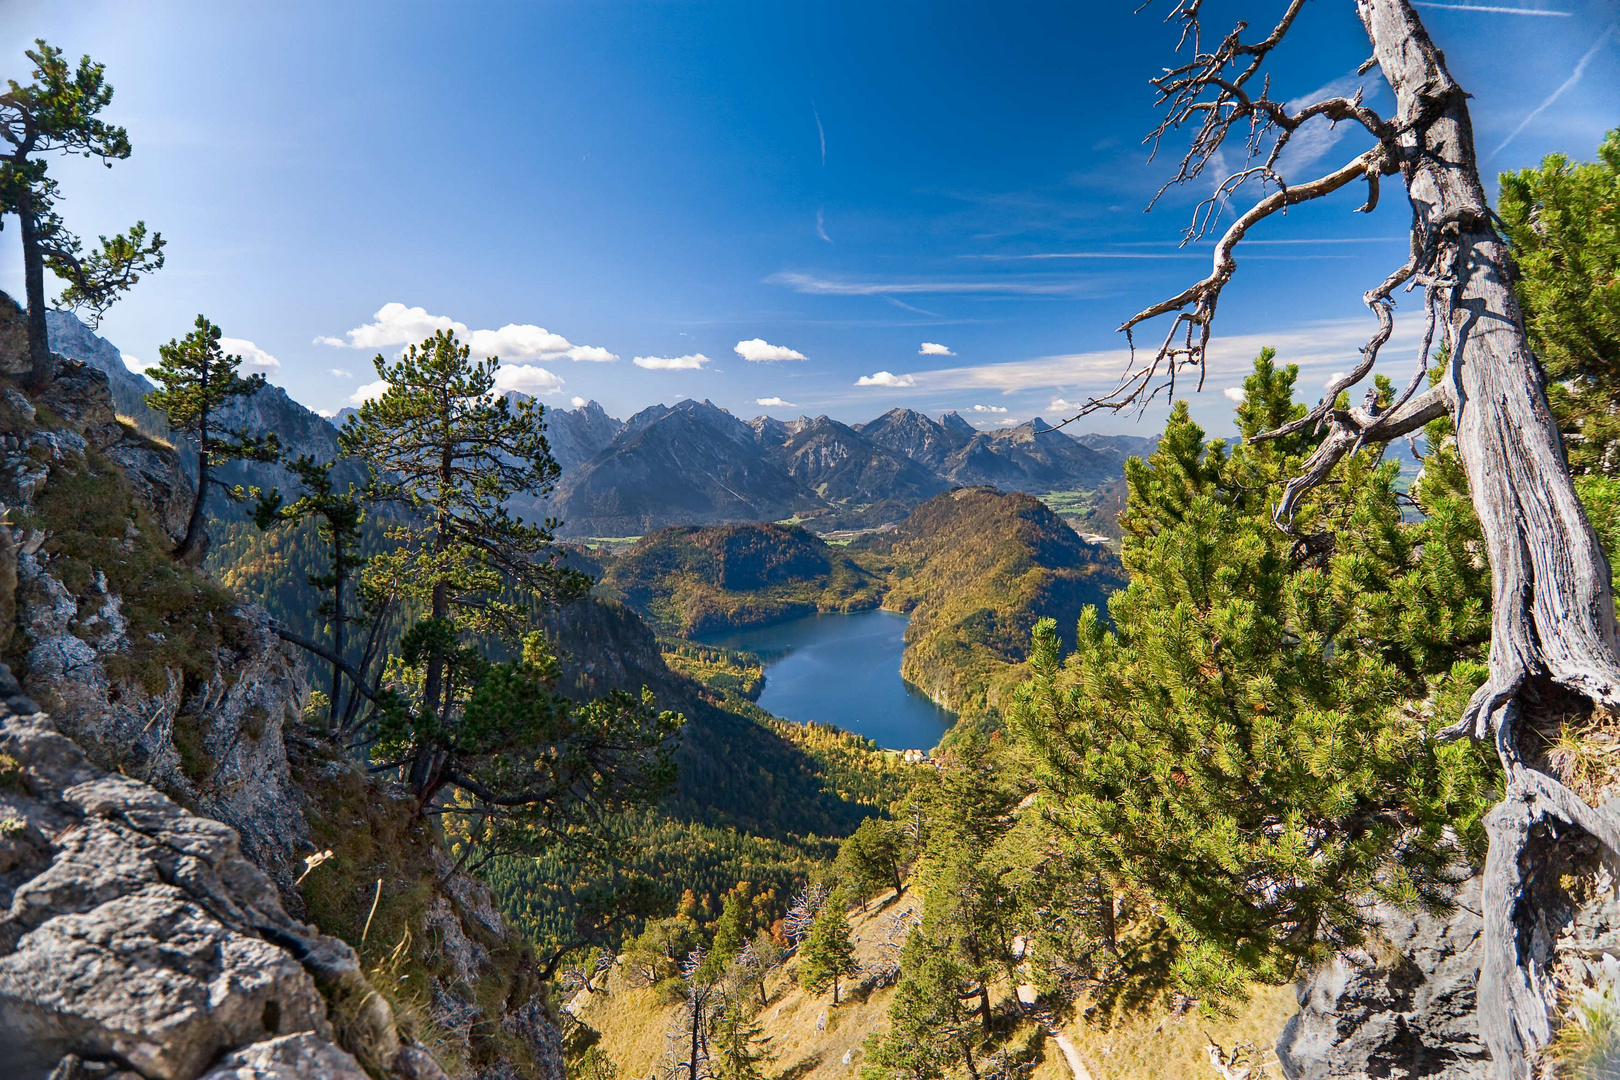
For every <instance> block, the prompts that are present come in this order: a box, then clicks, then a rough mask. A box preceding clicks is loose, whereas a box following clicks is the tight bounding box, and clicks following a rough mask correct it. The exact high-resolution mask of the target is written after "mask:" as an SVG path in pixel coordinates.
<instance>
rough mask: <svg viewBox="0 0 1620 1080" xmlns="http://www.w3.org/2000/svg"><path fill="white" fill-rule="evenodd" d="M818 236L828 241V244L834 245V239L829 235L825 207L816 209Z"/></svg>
mask: <svg viewBox="0 0 1620 1080" xmlns="http://www.w3.org/2000/svg"><path fill="white" fill-rule="evenodd" d="M816 235H817V236H819V237H821V239H823V240H825V241H827V243H829V244H830V243H832V237H830V236H828V235H827V208H826V207H825V206H818V207H816Z"/></svg>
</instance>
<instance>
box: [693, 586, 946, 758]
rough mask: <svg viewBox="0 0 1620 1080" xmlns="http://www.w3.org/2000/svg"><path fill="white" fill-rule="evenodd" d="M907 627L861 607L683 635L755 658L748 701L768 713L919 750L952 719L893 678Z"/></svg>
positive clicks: (900, 618) (890, 614) (886, 613)
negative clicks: (756, 685) (756, 675)
mask: <svg viewBox="0 0 1620 1080" xmlns="http://www.w3.org/2000/svg"><path fill="white" fill-rule="evenodd" d="M908 625H909V618H908V616H906V615H905V614H903V613H900V612H895V611H891V610H887V609H883V608H867V609H865V610H862V611H856V612H818V613H812V614H808V615H804V616H801V617H799V618H797V619H788V620H779V621H776V622H774V623H772V624H769V625H765V626H760V627H750V628H746V629H743V630H731V631H725V632H720V633H715V634H705V635H702V636H701V637H697V636H694V637H692V638H690V639H689V640H691V641H692V642H693V643H694V644H698V645H704V646H709V647H717V648H723V649H730V650H734V651H739V652H747V653H750V654H752V655H753V656H756V657H758V658H759V659H760V661H761V666H762V668H763V673H764V682H763V686H762V688H761V691H760V694H759V696H758V698H757V699H756V703H757V704H758V705H759V707H760V708H761V709H763V710H765V711H766V712H768V713H770V714H771V715H773V716H776V717H779V718H780V719H783V720H786V721H789V722H792V723H799V724H806V723H818V724H826V725H830V726H832V727H836V728H838V729H840V730H842V731H847V732H849V733H851V734H854V735H859V736H862V737H864V738H868V739H871V740H872V741H873V742H874V743H875V744H876V745H877V746H879V747H880V748H882V749H884V750H891V751H896V752H904V751H907V750H919V751H924V752H927V751H929V750H931V749H933V748H934V747H936V746H938V745H939V743H940V742H941V741H942V740H943V739H944V738H945V737H946V735H947V734H948V733H949V732H950V730H951V728H952V727H953V726H954V725H955V723H956V721H957V719H958V717H957V716H956V714H955V713H953V712H951V711H950V710H947V709H945V708H943V707H941V706H940V705H938V704H937V703H936V702H934V701H933V700H931V699H930V698H929V697H928V696H927V695H926V694H925V693H923V692H922V691H921V690H920V689H919V688H917V687H916V686H914V685H912V684H911V683H910V682H908V681H907V680H906V679H904V678H903V677H902V676H901V674H900V669H901V660H902V657H903V655H904V651H905V636H906V628H907V626H908Z"/></svg>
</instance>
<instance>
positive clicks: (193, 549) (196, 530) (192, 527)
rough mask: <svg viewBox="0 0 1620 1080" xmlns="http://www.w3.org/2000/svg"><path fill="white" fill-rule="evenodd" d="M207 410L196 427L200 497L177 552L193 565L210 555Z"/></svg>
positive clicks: (204, 379) (205, 380)
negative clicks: (206, 512)
mask: <svg viewBox="0 0 1620 1080" xmlns="http://www.w3.org/2000/svg"><path fill="white" fill-rule="evenodd" d="M201 393H202V395H203V396H204V397H205V398H206V397H207V394H208V365H207V364H204V365H203V373H202V383H201ZM208 412H209V410H208V409H206V408H205V409H203V411H202V418H201V420H200V421H199V423H198V425H197V497H196V498H195V499H193V500H192V502H191V517H190V518H189V519H188V520H187V521H186V535H185V538H184V539H183V540H181V541H180V546H179V547H177V548H175V549H174V557H175V558H176V559H178V560H179V561H180V562H183V563H191V564H193V565H195V564H197V563H199V562H201V561H202V558H203V556H204V555H206V554H207V553H208V521H207V518H205V517H204V515H203V503H204V502H205V501H207V499H208V472H209V466H210V465H211V464H212V463H211V462H210V461H209V460H208V457H209V450H210V447H209V438H208Z"/></svg>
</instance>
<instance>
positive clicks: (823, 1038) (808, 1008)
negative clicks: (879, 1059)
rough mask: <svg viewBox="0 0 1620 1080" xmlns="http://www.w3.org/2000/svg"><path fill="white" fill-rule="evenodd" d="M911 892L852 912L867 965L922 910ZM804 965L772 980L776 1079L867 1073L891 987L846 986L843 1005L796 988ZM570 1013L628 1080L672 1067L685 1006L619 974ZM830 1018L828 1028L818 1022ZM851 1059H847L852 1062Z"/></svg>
mask: <svg viewBox="0 0 1620 1080" xmlns="http://www.w3.org/2000/svg"><path fill="white" fill-rule="evenodd" d="M917 903H918V901H917V898H916V897H915V896H914V895H913V894H911V893H909V892H908V893H907V894H906V895H905V896H904V897H902V898H901V899H900V901H899V902H898V903H896V902H895V900H894V894H893V893H892V892H891V893H887V894H885V895H884V896H882V897H879V898H878V899H877V900H874V901H873V902H872V903H871V904H869V905H868V908H867V910H866V911H864V912H863V911H862V910H860V909H859V908H854V909H852V910H851V911H850V920H849V921H850V927H851V935H852V937H853V939H854V942H855V958H856V959H857V960H859V961H861V962H862V963H869V962H871V961H874V960H876V959H878V957H879V946H880V944H881V942H882V940H883V938H884V936H885V933H886V930H887V927H886V923H887V922H888V920H889V919H890V918H891V917H892V916H894V915H896V914H898V913H900V912H901V911H905V910H910V909H912V908H914V907H915V906H916V905H917ZM796 965H797V961H795V960H789V961H788V963H787V964H786V965H785V966H784V967H783V968H782V969H781V970H779V971H777V972H776V973H774V974H773V975H772V976H771V977H770V978H769V979H768V980H767V983H766V993H767V996H768V1004H767V1005H766V1006H765V1008H764V1009H763V1010H761V1011H760V1014H759V1021H760V1023H761V1024H762V1025H763V1026H764V1029H765V1031H766V1033H767V1034H768V1035H769V1036H770V1037H771V1041H770V1044H769V1046H770V1050H771V1053H772V1054H773V1055H774V1057H773V1059H772V1060H771V1062H770V1063H769V1066H768V1074H769V1075H771V1076H777V1077H792V1078H793V1080H844V1078H847V1077H853V1076H855V1075H856V1074H857V1073H858V1072H859V1070H860V1063H861V1044H862V1043H863V1042H864V1041H865V1040H866V1037H867V1036H868V1035H870V1034H871V1033H872V1032H874V1031H880V1030H882V1028H883V1027H884V1026H885V1024H886V1022H887V1021H886V1019H885V1017H886V1014H887V1012H888V1008H889V999H890V998H891V997H893V995H894V991H893V989H891V988H882V989H871V990H870V991H868V992H864V993H863V992H861V991H860V990H859V988H858V987H850V986H849V985H847V984H845V985H844V986H843V987H842V988H841V989H840V991H839V1001H838V1005H837V1006H836V1007H835V1006H834V1005H833V1004H832V994H831V993H830V992H829V993H825V994H811V993H807V992H806V991H804V990H802V989H800V988H799V987H798V986H797V985H795V984H794V981H793V978H792V973H793V971H794V969H795V967H796ZM570 1008H572V1009H574V1010H575V1011H576V1015H577V1016H579V1018H580V1019H581V1020H583V1021H584V1022H585V1023H587V1024H589V1025H590V1026H591V1027H593V1028H595V1029H596V1030H597V1031H600V1032H601V1033H602V1038H601V1041H600V1043H599V1044H598V1045H599V1046H600V1047H601V1048H602V1051H603V1052H604V1053H606V1054H607V1055H608V1056H609V1057H610V1058H612V1059H613V1061H614V1063H615V1064H617V1065H618V1066H619V1075H620V1076H622V1077H626V1078H629V1077H647V1076H653V1075H655V1074H656V1073H657V1072H658V1070H659V1067H660V1066H662V1065H663V1064H665V1061H666V1055H667V1051H668V1046H669V1044H668V1041H667V1033H668V1032H669V1030H670V1029H671V1028H672V1027H673V1026H674V1025H675V1023H676V1022H677V1021H678V1019H679V1016H680V1006H679V1005H678V1004H664V1003H661V1002H660V1001H659V999H658V995H657V993H656V992H655V991H653V990H652V989H635V988H632V987H629V986H627V985H626V984H625V983H624V981H623V980H622V979H620V978H619V976H618V972H617V971H615V972H614V973H613V975H612V977H611V978H610V979H609V981H608V992H607V993H605V994H604V993H601V992H597V993H594V994H590V995H584V994H582V995H580V996H579V997H576V998H575V999H574V1002H573V1004H572V1005H571V1006H570ZM823 1015H825V1017H826V1021H825V1030H819V1031H818V1030H817V1021H818V1020H820V1018H821V1017H822V1016H823ZM846 1058H847V1059H848V1060H847V1061H846V1060H845V1059H846Z"/></svg>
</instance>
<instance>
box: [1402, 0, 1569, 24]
mask: <svg viewBox="0 0 1620 1080" xmlns="http://www.w3.org/2000/svg"><path fill="white" fill-rule="evenodd" d="M1413 6H1414V7H1424V8H1439V9H1440V10H1441V11H1487V12H1490V13H1491V14H1492V15H1545V16H1546V17H1548V18H1551V19H1567V18H1569V17H1570V16H1571V15H1572V14H1574V13H1573V12H1569V11H1543V10H1541V9H1540V8H1517V7H1491V6H1490V5H1488V4H1430V3H1424V2H1422V0H1419V2H1418V3H1416V4H1414V5H1413Z"/></svg>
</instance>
